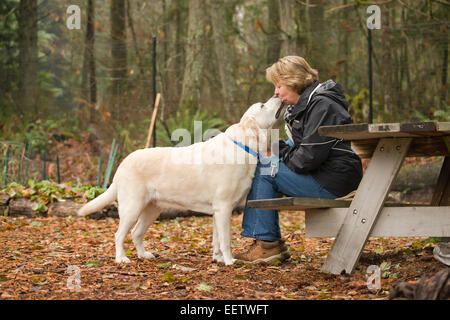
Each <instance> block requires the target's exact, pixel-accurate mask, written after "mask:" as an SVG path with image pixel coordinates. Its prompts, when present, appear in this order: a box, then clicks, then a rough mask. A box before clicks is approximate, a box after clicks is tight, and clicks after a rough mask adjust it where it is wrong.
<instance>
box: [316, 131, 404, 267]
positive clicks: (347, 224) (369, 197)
mask: <svg viewBox="0 0 450 320" xmlns="http://www.w3.org/2000/svg"><path fill="white" fill-rule="evenodd" d="M411 141H412V139H411V138H401V139H395V138H394V139H381V140H380V142H379V143H378V145H377V149H376V151H375V153H374V155H373V157H372V160H371V161H370V163H369V166H368V168H367V170H366V172H365V174H364V176H363V179H362V181H361V183H360V185H359V187H358V190H357V192H356V195H355V198H354V199H353V201H352V204H351V205H350V207H349V208H348V209H347V213H346V216H345V220H344V222H343V223H342V225H341V228H340V229H339V234H338V236H337V237H336V240H335V241H334V243H333V246H332V248H331V250H330V252H329V254H328V257H327V260H326V261H325V263H324V265H323V267H322V271H323V272H329V273H332V274H341V273H342V272H346V273H349V274H350V273H352V272H353V269H354V267H355V265H356V263H357V261H358V259H359V256H360V255H361V252H362V250H363V248H364V245H365V243H366V240H367V238H368V236H369V234H370V232H371V230H372V228H373V226H374V225H375V221H376V218H377V216H378V215H379V213H380V212H381V210H382V208H383V205H384V202H385V200H386V197H387V195H388V192H389V190H390V187H391V185H392V182H393V180H394V179H395V177H396V175H397V173H398V171H399V169H400V166H401V164H402V162H403V159H404V157H405V155H406V154H407V151H408V148H409V146H410V144H411Z"/></svg>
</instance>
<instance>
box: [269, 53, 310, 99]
mask: <svg viewBox="0 0 450 320" xmlns="http://www.w3.org/2000/svg"><path fill="white" fill-rule="evenodd" d="M266 79H267V80H268V81H269V82H272V83H273V84H282V85H284V86H286V87H288V88H290V89H291V90H293V91H295V92H297V93H299V94H301V93H302V92H303V90H305V89H306V88H307V87H309V86H310V85H311V84H312V83H313V82H314V81H316V80H319V72H318V71H317V70H316V69H313V68H311V66H310V65H309V64H308V62H306V60H305V59H303V58H302V57H299V56H286V57H284V58H281V59H279V60H278V61H277V62H275V63H274V64H272V65H271V66H270V67H268V68H267V69H266Z"/></svg>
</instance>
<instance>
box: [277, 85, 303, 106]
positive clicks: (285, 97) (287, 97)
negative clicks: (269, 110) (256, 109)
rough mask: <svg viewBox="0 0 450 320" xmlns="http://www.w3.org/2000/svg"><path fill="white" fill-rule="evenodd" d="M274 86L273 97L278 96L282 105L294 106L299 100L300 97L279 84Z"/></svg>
mask: <svg viewBox="0 0 450 320" xmlns="http://www.w3.org/2000/svg"><path fill="white" fill-rule="evenodd" d="M274 85H275V95H276V96H278V97H279V98H280V99H281V100H282V101H283V103H284V104H287V105H294V104H296V103H297V102H298V99H300V95H299V94H298V93H297V92H295V91H292V90H291V89H290V88H288V87H286V86H285V85H282V84H279V83H275V84H274Z"/></svg>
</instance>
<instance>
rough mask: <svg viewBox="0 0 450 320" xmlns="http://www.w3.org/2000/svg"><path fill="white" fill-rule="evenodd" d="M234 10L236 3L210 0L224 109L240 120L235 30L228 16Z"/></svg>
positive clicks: (231, 116)
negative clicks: (232, 35) (232, 36)
mask: <svg viewBox="0 0 450 320" xmlns="http://www.w3.org/2000/svg"><path fill="white" fill-rule="evenodd" d="M233 10H234V5H233V4H232V6H230V5H229V3H227V2H226V1H224V0H210V13H211V20H212V27H213V37H214V47H215V51H216V55H217V61H218V64H219V75H220V82H221V85H222V97H223V103H224V109H225V111H226V113H227V115H228V116H229V117H230V118H234V119H235V120H238V119H239V117H240V114H239V108H238V107H237V103H236V101H237V100H238V97H239V96H240V95H239V91H238V87H237V84H236V80H235V79H236V75H235V72H234V71H235V70H236V62H235V61H234V60H235V59H234V57H235V53H234V50H233V43H232V42H231V41H230V35H231V34H232V32H233V30H232V23H231V19H228V18H227V17H228V15H230V14H231V13H232V12H233Z"/></svg>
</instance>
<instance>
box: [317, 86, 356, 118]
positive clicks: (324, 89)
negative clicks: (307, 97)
mask: <svg viewBox="0 0 450 320" xmlns="http://www.w3.org/2000/svg"><path fill="white" fill-rule="evenodd" d="M315 95H316V96H319V95H320V96H325V97H328V98H330V99H333V100H334V101H336V102H337V103H339V104H340V105H341V106H342V107H344V108H345V110H347V111H348V103H347V100H346V99H345V96H344V90H342V87H341V85H340V84H339V83H336V82H334V81H333V80H327V81H325V82H323V83H322V84H321V85H320V87H319V88H318V89H317V90H316V93H315Z"/></svg>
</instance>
